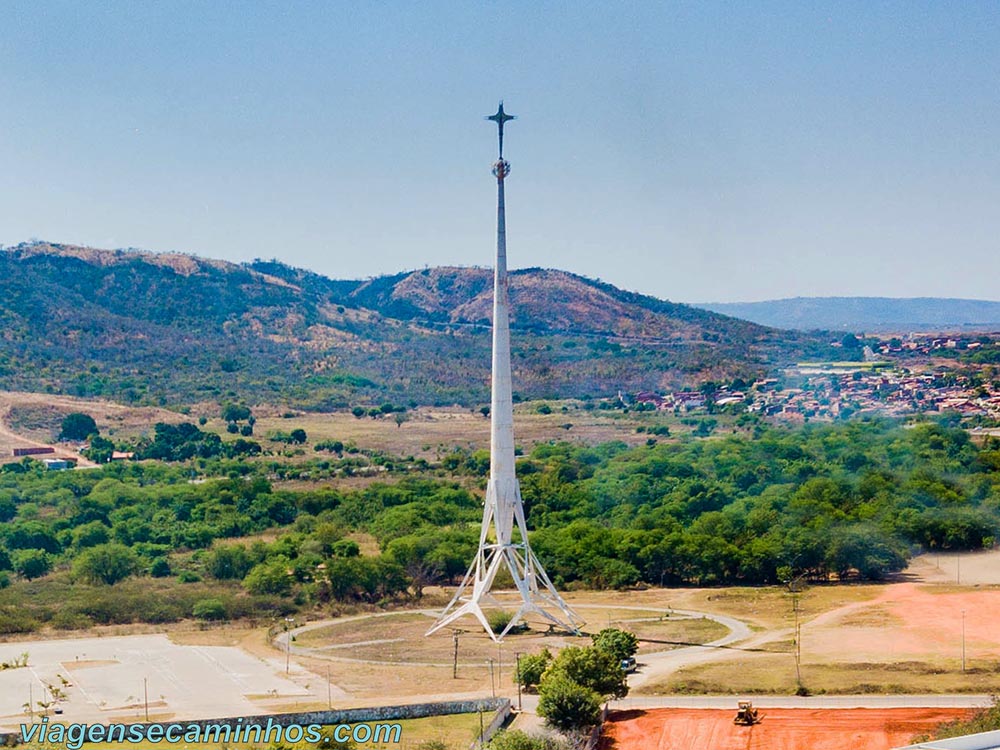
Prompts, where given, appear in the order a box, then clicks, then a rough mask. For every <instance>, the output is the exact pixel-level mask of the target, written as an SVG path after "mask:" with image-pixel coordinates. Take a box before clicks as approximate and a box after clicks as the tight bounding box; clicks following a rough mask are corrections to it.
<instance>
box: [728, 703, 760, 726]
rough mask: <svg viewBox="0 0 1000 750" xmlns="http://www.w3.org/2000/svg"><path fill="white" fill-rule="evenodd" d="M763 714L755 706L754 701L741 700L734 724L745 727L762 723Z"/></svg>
mask: <svg viewBox="0 0 1000 750" xmlns="http://www.w3.org/2000/svg"><path fill="white" fill-rule="evenodd" d="M761 718H762V717H761V715H760V714H759V713H758V712H757V709H756V708H754V707H753V703H751V702H750V701H740V702H739V703H738V704H737V709H736V716H735V717H734V718H733V724H739V725H740V726H744V727H752V726H753V725H754V724H760V720H761Z"/></svg>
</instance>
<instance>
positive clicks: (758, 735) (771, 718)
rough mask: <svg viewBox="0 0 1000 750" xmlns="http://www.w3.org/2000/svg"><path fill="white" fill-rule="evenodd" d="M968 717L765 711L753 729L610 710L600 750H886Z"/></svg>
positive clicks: (956, 713)
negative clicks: (936, 727) (944, 723)
mask: <svg viewBox="0 0 1000 750" xmlns="http://www.w3.org/2000/svg"><path fill="white" fill-rule="evenodd" d="M970 713H971V711H970V710H968V709H960V708H887V709H874V708H846V709H808V708H768V709H761V714H762V715H763V721H762V722H761V723H760V724H757V725H755V726H753V727H740V726H736V725H735V724H733V717H734V716H735V715H736V709H735V702H734V708H733V710H731V711H728V710H719V709H688V708H657V709H649V710H645V711H612V712H611V714H609V716H608V721H607V723H605V725H604V734H603V735H602V739H601V744H600V748H601V750H890V749H891V748H893V747H899V746H901V745H907V744H909V743H910V740H911V739H912V738H913V736H914V735H917V734H922V733H924V732H928V731H930V730H931V729H932V728H933V727H934V726H936V725H937V724H939V723H940V722H943V721H950V720H952V719H956V718H960V717H961V718H964V717H966V716H969V714H970Z"/></svg>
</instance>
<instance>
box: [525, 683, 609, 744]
mask: <svg viewBox="0 0 1000 750" xmlns="http://www.w3.org/2000/svg"><path fill="white" fill-rule="evenodd" d="M538 695H539V697H538V715H539V716H541V717H542V718H543V719H545V723H546V724H548V725H549V726H551V727H554V728H556V729H558V730H559V731H560V732H566V733H578V732H580V730H582V729H584V728H585V727H592V726H594V725H595V724H597V723H598V722H599V721H600V718H601V696H600V695H598V694H597V693H596V692H594V691H593V690H591V689H590V688H588V687H585V686H583V685H580V684H579V683H576V682H574V681H573V680H571V679H569V678H568V677H566V676H564V675H561V674H554V675H552V676H551V677H549V678H547V679H543V680H542V684H541V685H540V686H539V688H538Z"/></svg>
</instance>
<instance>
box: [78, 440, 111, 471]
mask: <svg viewBox="0 0 1000 750" xmlns="http://www.w3.org/2000/svg"><path fill="white" fill-rule="evenodd" d="M114 450H115V444H114V443H112V442H111V441H110V440H108V439H107V438H103V437H101V436H100V435H94V436H93V437H91V438H90V447H89V448H87V450H85V451H83V455H84V456H85V457H86V458H89V459H90V460H91V461H93V462H94V463H95V464H106V463H107V462H108V461H110V460H111V454H112V453H114Z"/></svg>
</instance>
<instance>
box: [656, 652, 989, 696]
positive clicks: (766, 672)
mask: <svg viewBox="0 0 1000 750" xmlns="http://www.w3.org/2000/svg"><path fill="white" fill-rule="evenodd" d="M783 645H784V646H785V647H786V649H787V650H786V652H785V653H782V654H766V655H759V654H754V655H753V656H751V657H749V658H747V657H744V658H739V659H730V660H727V661H719V662H713V663H712V664H702V665H698V666H694V667H688V668H684V669H681V670H679V671H678V672H676V673H675V674H673V675H671V676H670V677H669V678H668V679H666V680H661V681H658V682H656V683H653V684H650V685H646V686H644V687H643V689H642V693H644V694H648V695H669V694H675V693H680V694H698V695H701V694H722V695H726V694H733V695H736V694H744V693H750V694H753V693H774V694H779V695H788V694H790V693H792V692H794V691H795V689H796V685H797V680H796V674H795V657H794V653H793V647H792V643H791V642H788V641H786V642H784V644H783ZM800 670H801V675H802V685H804V686H805V688H806V689H807V690H808V691H809V693H811V694H822V693H832V694H866V693H878V694H923V693H928V694H929V693H976V694H996V693H998V692H1000V661H996V660H988V661H987V660H975V661H972V660H969V661H968V662H967V664H966V671H965V672H962V669H961V663H960V662H959V661H958V660H957V659H928V660H926V661H901V662H893V663H877V662H845V663H817V662H812V661H803V662H802V664H801V666H800Z"/></svg>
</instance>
